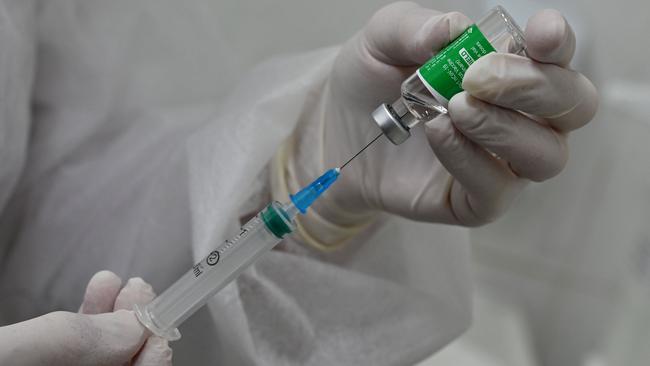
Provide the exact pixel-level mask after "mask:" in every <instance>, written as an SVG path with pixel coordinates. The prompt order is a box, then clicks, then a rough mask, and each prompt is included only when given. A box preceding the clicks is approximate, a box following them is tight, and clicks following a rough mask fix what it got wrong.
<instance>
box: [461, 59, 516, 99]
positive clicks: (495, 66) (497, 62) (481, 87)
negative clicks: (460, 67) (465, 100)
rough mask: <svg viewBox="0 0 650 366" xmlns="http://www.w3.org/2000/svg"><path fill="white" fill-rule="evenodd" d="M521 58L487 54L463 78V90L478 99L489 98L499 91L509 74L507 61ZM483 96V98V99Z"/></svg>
mask: <svg viewBox="0 0 650 366" xmlns="http://www.w3.org/2000/svg"><path fill="white" fill-rule="evenodd" d="M509 57H519V56H516V55H510V54H503V53H490V54H487V55H485V56H483V57H481V58H479V59H478V60H476V62H474V63H473V64H472V66H470V67H469V68H468V69H467V71H466V72H465V75H464V76H463V82H462V85H463V90H465V91H467V92H468V93H470V94H471V95H473V96H475V97H478V98H481V99H483V98H488V99H489V95H492V94H494V93H495V92H496V91H498V88H495V85H499V83H502V82H503V80H504V77H505V75H506V74H507V73H508V66H507V59H508V58H509ZM482 95H483V97H481V96H482Z"/></svg>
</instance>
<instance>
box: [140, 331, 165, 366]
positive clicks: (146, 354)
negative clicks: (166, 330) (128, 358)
mask: <svg viewBox="0 0 650 366" xmlns="http://www.w3.org/2000/svg"><path fill="white" fill-rule="evenodd" d="M172 357H173V351H172V349H171V347H169V342H168V341H167V340H166V339H164V338H161V337H156V336H152V337H149V339H148V340H147V342H146V343H145V345H144V347H143V348H142V351H141V352H140V354H139V355H138V357H137V359H136V360H135V362H134V363H133V365H134V366H153V365H156V366H157V365H169V366H171V364H172Z"/></svg>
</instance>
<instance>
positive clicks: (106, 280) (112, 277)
mask: <svg viewBox="0 0 650 366" xmlns="http://www.w3.org/2000/svg"><path fill="white" fill-rule="evenodd" d="M121 286H122V279H121V278H120V277H119V276H118V275H116V274H115V273H113V272H111V271H106V270H104V271H100V272H97V273H95V274H94V275H93V277H92V278H91V279H90V281H88V285H87V286H86V291H85V293H84V298H83V302H82V303H81V307H80V309H79V312H80V313H82V314H100V313H105V312H109V311H112V310H113V302H114V301H115V297H116V296H117V294H118V293H119V292H120V288H121Z"/></svg>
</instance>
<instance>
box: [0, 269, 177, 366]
mask: <svg viewBox="0 0 650 366" xmlns="http://www.w3.org/2000/svg"><path fill="white" fill-rule="evenodd" d="M153 297H154V293H153V290H152V288H151V286H149V285H148V284H147V283H145V282H144V281H142V280H141V279H139V278H132V279H130V280H129V281H128V282H127V284H126V285H125V286H124V288H121V280H120V278H119V277H117V276H116V275H115V274H113V273H112V272H108V271H102V272H99V273H97V274H96V275H95V276H93V278H92V279H91V280H90V282H89V283H88V287H87V289H86V294H85V296H84V301H83V303H82V305H81V309H80V310H79V313H78V314H75V313H70V312H63V311H59V312H53V313H49V314H45V315H43V316H40V317H38V318H34V319H30V320H27V321H24V322H21V323H17V324H12V325H8V326H5V327H0V364H2V365H50V366H53V365H107V366H114V365H123V364H131V362H133V363H132V364H133V365H140V366H145V365H151V366H153V365H171V349H170V348H169V346H168V344H167V341H165V340H163V339H162V338H158V337H149V333H147V332H146V331H145V329H144V328H143V327H142V326H141V325H140V323H139V322H138V320H137V319H136V317H135V315H134V314H133V312H132V311H129V310H127V309H131V308H132V307H133V305H134V304H136V303H146V302H149V301H151V299H153Z"/></svg>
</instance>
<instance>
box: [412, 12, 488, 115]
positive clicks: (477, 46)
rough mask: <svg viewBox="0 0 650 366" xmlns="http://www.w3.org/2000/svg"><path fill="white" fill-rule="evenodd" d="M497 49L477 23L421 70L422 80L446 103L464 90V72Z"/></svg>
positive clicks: (432, 92)
mask: <svg viewBox="0 0 650 366" xmlns="http://www.w3.org/2000/svg"><path fill="white" fill-rule="evenodd" d="M490 52H496V50H495V49H494V47H492V45H491V44H490V42H489V41H488V40H487V39H486V38H485V36H484V35H483V33H481V31H480V30H479V29H478V27H477V26H476V25H475V24H474V25H472V26H471V27H469V28H467V30H466V31H465V32H463V34H461V35H460V36H459V37H458V38H456V39H455V40H454V41H452V42H451V43H450V44H449V45H448V46H447V47H445V48H444V49H443V50H441V51H440V52H439V53H438V54H437V55H435V56H434V57H433V58H432V59H431V60H429V61H427V63H425V64H424V65H422V67H420V68H419V69H418V76H419V77H420V80H422V82H423V83H424V85H426V87H427V89H429V92H431V94H433V96H434V97H435V98H436V99H438V101H439V102H441V103H443V104H444V105H447V103H449V100H450V99H451V97H453V96H454V95H456V94H458V93H460V92H461V91H463V86H462V85H463V77H464V76H465V71H467V69H468V68H469V66H470V65H471V64H473V63H474V62H475V61H476V60H478V59H479V58H481V57H483V56H485V55H487V54H488V53H490Z"/></svg>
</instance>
